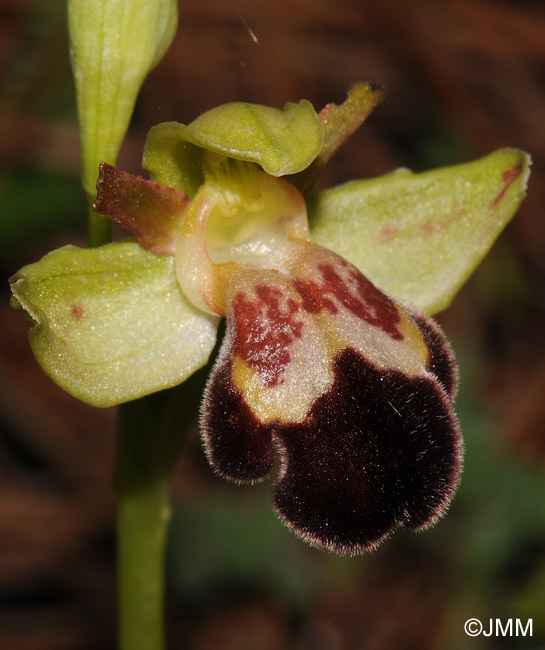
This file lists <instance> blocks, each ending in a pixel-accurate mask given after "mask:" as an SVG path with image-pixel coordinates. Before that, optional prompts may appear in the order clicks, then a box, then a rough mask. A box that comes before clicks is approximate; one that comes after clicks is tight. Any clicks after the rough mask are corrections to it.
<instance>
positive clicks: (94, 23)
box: [68, 0, 178, 195]
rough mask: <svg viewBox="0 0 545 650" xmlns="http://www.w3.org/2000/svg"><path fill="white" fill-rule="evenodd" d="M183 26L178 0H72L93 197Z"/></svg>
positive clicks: (86, 171) (87, 177) (86, 176)
mask: <svg viewBox="0 0 545 650" xmlns="http://www.w3.org/2000/svg"><path fill="white" fill-rule="evenodd" d="M177 24H178V4H177V2H176V0H116V1H115V2H112V1H111V0H92V2H90V1H89V0H69V1H68V27H69V33H70V54H71V61H72V69H73V72H74V78H75V82H76V91H77V97H78V115H79V120H80V127H81V143H82V165H83V175H82V176H83V186H84V189H85V191H86V192H87V194H89V195H92V194H93V193H94V185H95V182H96V177H97V173H98V165H99V163H101V162H104V161H106V162H109V163H112V164H114V163H115V161H116V159H117V155H118V152H119V148H120V146H121V142H122V140H123V138H124V136H125V133H126V130H127V128H128V126H129V121H130V118H131V115H132V111H133V109H134V104H135V101H136V96H137V94H138V92H139V90H140V87H141V85H142V83H143V81H144V78H145V77H146V75H147V74H148V73H149V72H150V70H151V69H152V68H154V67H155V65H156V64H157V63H158V62H159V60H160V59H161V58H162V56H163V54H164V53H165V51H166V49H167V48H168V46H169V45H170V43H171V41H172V39H173V37H174V34H175V32H176V28H177Z"/></svg>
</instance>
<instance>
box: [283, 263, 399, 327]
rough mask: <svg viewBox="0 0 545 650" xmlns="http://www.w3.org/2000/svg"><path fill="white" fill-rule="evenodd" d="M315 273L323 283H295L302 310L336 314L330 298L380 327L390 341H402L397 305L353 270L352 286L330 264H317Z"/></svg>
mask: <svg viewBox="0 0 545 650" xmlns="http://www.w3.org/2000/svg"><path fill="white" fill-rule="evenodd" d="M318 270H319V271H320V273H321V274H322V278H323V282H322V284H318V283H317V282H315V281H313V280H308V281H300V280H296V281H295V282H294V285H295V288H296V289H297V291H298V292H299V294H300V295H301V297H302V298H303V302H302V304H301V306H302V308H303V309H304V310H305V311H307V312H308V313H310V314H318V313H319V312H321V311H323V310H324V309H325V310H327V311H329V313H330V314H336V313H337V311H338V307H337V305H336V304H335V303H334V302H333V300H332V299H331V298H329V297H328V296H333V297H334V298H336V300H337V301H338V303H340V305H342V306H343V307H344V308H345V309H348V310H349V311H351V312H352V313H353V314H354V315H355V316H357V317H358V318H361V319H362V320H364V321H366V322H367V323H370V324H371V325H374V326H375V327H379V328H380V329H381V330H382V331H383V332H386V334H388V335H389V336H391V337H392V338H393V339H396V340H400V339H403V334H401V332H400V331H399V329H398V328H397V324H398V323H399V321H400V317H399V313H398V310H397V307H396V305H395V304H394V303H393V301H392V300H390V298H388V296H387V295H386V294H384V293H382V291H380V290H379V289H377V288H376V287H375V285H374V284H373V283H372V282H370V281H369V280H368V279H367V278H366V277H365V276H364V275H363V274H362V273H360V272H359V271H358V270H357V269H356V268H355V267H353V269H352V270H351V271H350V273H349V275H350V278H351V279H352V280H353V283H351V284H348V283H347V282H346V281H345V280H343V278H342V277H341V276H340V275H339V274H338V273H337V272H336V271H335V269H334V268H333V265H332V264H320V265H319V266H318ZM354 290H355V291H354Z"/></svg>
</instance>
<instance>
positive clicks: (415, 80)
mask: <svg viewBox="0 0 545 650" xmlns="http://www.w3.org/2000/svg"><path fill="white" fill-rule="evenodd" d="M180 12H181V14H180V28H179V32H178V35H177V37H176V39H175V41H174V43H173V45H172V47H171V48H170V50H169V52H168V53H167V55H166V57H165V59H164V60H163V61H162V63H161V64H160V65H159V67H158V68H157V69H156V70H155V71H154V72H153V73H152V75H151V76H150V77H149V79H148V80H147V82H146V84H145V86H144V88H143V91H142V93H141V96H140V99H139V101H138V104H137V107H136V111H135V116H134V119H133V123H132V126H131V129H130V133H129V135H128V138H127V141H126V144H125V146H124V148H123V151H122V154H121V158H120V161H119V166H120V167H121V168H124V169H127V170H129V171H133V172H139V171H140V167H139V162H140V156H141V151H142V146H143V143H144V140H145V135H146V132H147V130H148V129H149V127H151V126H152V125H154V124H156V123H158V122H162V121H166V120H173V119H174V120H178V121H180V122H189V121H191V120H192V119H193V118H194V117H196V116H197V115H198V114H199V113H201V112H202V111H204V110H206V109H208V108H210V107H212V106H214V105H216V104H220V103H224V102H227V101H230V100H234V99H239V100H246V101H252V102H258V103H263V104H270V105H273V106H282V105H283V104H284V103H285V102H286V101H297V100H298V99H300V98H301V97H306V98H308V99H310V100H311V101H312V102H313V103H314V105H315V107H316V108H317V109H319V108H321V107H322V106H323V105H324V104H325V103H327V102H330V101H335V102H337V103H339V102H341V101H342V100H343V98H344V96H345V92H346V89H347V87H348V86H349V85H350V84H351V83H353V82H354V81H356V80H368V81H375V82H378V83H381V84H383V85H385V86H386V87H387V88H388V90H389V95H388V97H387V99H386V101H385V102H384V103H383V104H382V105H381V106H380V107H379V108H378V109H377V110H376V112H375V113H374V114H373V115H372V116H371V118H370V119H369V121H368V122H367V123H366V124H365V125H364V127H363V128H362V129H361V130H360V131H359V132H358V133H357V134H356V135H355V136H354V137H353V138H352V140H351V141H350V142H349V143H348V144H347V145H345V147H344V148H343V149H342V150H341V151H340V152H339V153H338V154H337V156H336V158H335V159H334V160H333V161H332V163H330V165H329V169H328V170H327V172H326V173H325V174H324V176H323V179H322V181H321V182H322V185H323V186H327V185H331V184H335V183H339V182H342V181H345V180H349V179H351V178H356V177H367V176H374V175H379V174H382V173H385V172H387V171H389V170H391V169H392V168H394V167H398V166H406V167H410V168H412V169H414V170H416V171H418V170H424V169H428V168H431V167H435V166H439V165H446V164H452V163H458V162H463V161H467V160H470V159H472V158H476V157H479V156H481V155H484V154H486V153H488V152H489V151H491V150H492V149H495V148H498V147H504V146H517V147H520V148H524V149H526V150H527V151H528V152H530V153H531V154H532V156H533V158H534V167H533V173H532V177H531V180H530V187H529V194H528V197H527V199H526V201H525V203H524V204H523V206H522V208H521V210H520V212H519V214H518V215H517V217H516V218H515V220H514V221H513V223H512V224H511V225H510V226H509V227H508V228H507V230H506V232H505V233H504V234H502V236H501V237H500V239H499V241H498V242H497V244H496V246H495V247H494V249H493V251H492V252H491V253H490V255H489V256H488V258H487V260H486V261H485V262H484V264H483V265H482V266H481V268H480V269H479V270H478V272H477V273H476V274H475V276H474V277H473V278H472V279H471V281H470V282H469V283H468V284H467V285H466V286H465V287H464V289H463V290H462V292H461V293H460V294H459V296H458V297H457V298H456V300H455V302H454V304H453V306H452V307H451V308H450V309H449V310H448V311H447V312H445V313H444V314H442V315H441V316H440V317H439V321H440V322H441V324H442V325H443V327H444V328H445V329H446V331H447V333H448V334H449V335H450V336H451V338H452V340H453V344H454V347H455V350H456V352H457V356H458V359H459V362H460V367H461V377H462V387H461V392H460V396H459V399H458V402H457V410H458V413H459V416H460V419H461V422H462V427H463V431H464V435H465V439H466V465H465V473H464V477H463V482H462V486H461V488H460V491H459V493H458V496H457V497H456V500H455V502H454V505H453V507H452V508H451V511H450V512H449V514H448V516H447V517H446V518H445V519H444V520H442V521H441V522H440V523H439V524H438V525H437V526H436V527H435V528H434V529H433V530H431V531H427V532H425V533H422V534H419V535H414V534H412V533H408V532H404V531H400V532H398V533H397V534H396V535H395V536H394V537H393V538H392V539H391V540H390V541H389V542H387V543H385V544H384V545H383V546H382V547H381V548H380V549H379V550H378V551H377V552H375V553H373V554H371V555H368V556H365V557H362V558H335V557H332V556H328V555H326V554H324V553H322V552H319V551H316V550H313V549H311V548H308V547H306V546H305V545H304V544H302V543H301V542H299V541H296V540H295V539H294V538H293V537H292V536H291V534H289V533H288V532H287V531H285V530H284V529H283V528H282V526H281V524H280V523H279V522H278V521H277V520H276V518H275V516H274V515H273V513H272V508H271V506H270V499H269V491H270V484H265V485H264V486H260V487H253V488H237V487H233V486H231V485H228V484H227V483H225V482H224V481H221V480H220V479H217V478H216V477H214V476H213V475H212V473H211V471H210V470H209V469H208V467H207V466H206V462H205V460H204V457H203V453H202V451H201V449H200V444H199V440H198V435H197V432H196V431H193V432H192V433H191V435H190V436H188V438H187V444H186V446H185V449H184V453H183V457H182V459H181V462H180V466H179V469H178V471H177V476H176V481H175V485H174V494H175V512H174V518H173V524H172V532H171V539H170V543H169V552H168V583H169V600H168V602H169V635H170V647H171V648H190V649H191V650H209V649H213V648H222V649H225V650H363V649H366V650H375V649H376V650H390V649H392V650H393V649H395V650H404V649H407V650H411V649H413V648H419V649H421V650H427V649H429V650H432V649H447V650H449V649H453V650H454V649H458V648H476V649H481V648H482V649H486V648H502V649H508V648H513V649H515V648H516V649H517V650H518V649H525V648H528V649H534V648H540V647H543V645H544V644H545V336H544V335H545V216H544V206H545V182H544V181H545V178H544V176H545V128H544V120H545V5H544V3H543V2H542V1H539V0H535V1H534V2H530V1H524V0H520V1H516V0H512V1H508V0H502V1H500V0H494V1H492V0H488V1H485V0H452V1H447V0H444V1H440V2H438V1H436V0H421V1H420V2H409V1H408V0H382V1H381V2H365V1H363V2H362V1H360V0H335V1H332V0H313V1H311V0H291V1H288V0H276V1H274V2H273V0H227V1H225V0H201V2H197V1H195V0H185V1H184V2H181V4H180ZM64 14H65V3H64V2H60V1H57V2H51V1H48V0H24V1H23V0H0V161H1V170H0V267H1V269H2V271H3V275H4V277H5V278H7V277H8V276H9V275H10V274H11V273H13V272H15V271H16V270H17V269H18V268H19V267H20V266H22V265H23V264H25V263H28V262H31V261H34V260H36V259H38V258H39V257H40V256H41V255H42V254H43V253H45V252H47V251H48V250H50V249H52V248H55V247H58V246H60V245H62V244H65V243H68V242H73V243H82V242H83V241H84V224H83V222H84V218H83V214H84V209H83V196H82V193H81V191H80V189H79V185H78V164H79V163H78V157H79V153H78V133H77V124H76V121H75V110H74V91H73V87H72V81H71V76H70V68H69V63H68V56H67V38H66V24H65V23H66V19H65V15H64ZM2 291H3V298H4V300H3V301H2V303H1V305H0V315H1V317H0V327H1V336H2V339H1V341H2V344H1V348H0V381H1V390H0V649H1V650H4V649H5V650H38V649H39V650H87V649H89V650H91V649H97V648H98V649H104V650H110V649H112V650H113V648H114V647H115V582H114V579H115V568H114V532H113V531H114V527H113V526H114V497H113V493H112V488H111V473H112V467H113V455H114V436H113V424H114V417H115V413H114V412H113V411H97V410H94V409H91V408H89V407H85V406H83V405H82V404H80V403H78V402H77V401H75V400H73V399H71V398H69V397H68V396H67V395H65V394H64V393H62V392H61V391H60V390H59V389H57V388H56V386H54V385H53V384H52V383H51V382H50V381H49V380H48V379H47V378H46V377H45V376H44V375H43V374H42V372H41V371H40V370H39V368H38V367H37V366H36V364H35V362H34V360H33V358H32V355H31V353H30V351H29V348H28V344H27V330H28V323H27V321H26V320H25V318H24V317H23V316H22V315H20V314H17V313H14V312H12V311H11V310H10V309H9V307H8V305H7V298H8V290H7V284H5V285H4V287H3V289H2ZM196 406H197V404H193V407H194V408H195V409H196ZM472 617H475V618H479V619H482V620H483V622H484V623H485V627H486V626H487V625H488V621H489V619H490V618H494V619H495V618H501V619H502V620H503V621H506V620H508V619H509V618H513V619H517V618H519V619H521V620H522V622H523V624H526V621H527V619H528V618H532V619H533V637H532V638H529V637H525V638H521V637H518V638H517V637H512V638H510V637H505V638H494V637H491V638H485V637H483V636H480V637H476V638H473V639H471V638H469V637H467V636H465V634H464V631H463V625H464V622H465V621H466V620H467V619H468V618H472Z"/></svg>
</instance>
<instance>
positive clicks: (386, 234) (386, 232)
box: [378, 225, 401, 242]
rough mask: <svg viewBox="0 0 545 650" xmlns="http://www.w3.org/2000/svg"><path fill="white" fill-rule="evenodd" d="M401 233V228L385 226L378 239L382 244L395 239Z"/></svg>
mask: <svg viewBox="0 0 545 650" xmlns="http://www.w3.org/2000/svg"><path fill="white" fill-rule="evenodd" d="M400 232H401V228H400V227H399V226H394V225H391V226H385V227H384V228H383V229H382V230H381V231H380V233H379V236H378V238H379V239H380V241H382V242H387V241H390V240H391V239H393V238H394V237H395V236H396V235H397V234H398V233H400Z"/></svg>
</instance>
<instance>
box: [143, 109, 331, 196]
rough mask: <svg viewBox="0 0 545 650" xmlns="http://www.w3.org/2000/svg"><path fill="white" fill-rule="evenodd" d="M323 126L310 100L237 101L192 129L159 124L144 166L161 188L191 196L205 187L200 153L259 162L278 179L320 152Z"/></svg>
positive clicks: (204, 117) (148, 144)
mask: <svg viewBox="0 0 545 650" xmlns="http://www.w3.org/2000/svg"><path fill="white" fill-rule="evenodd" d="M323 137H324V134H323V127H322V124H321V122H320V120H319V118H318V116H317V115H316V112H315V110H314V108H313V106H312V104H311V103H310V102H309V101H307V100H306V99H303V100H301V101H300V102H299V103H297V104H294V103H288V104H286V105H285V106H284V108H283V109H277V108H271V107H269V106H261V105H258V104H248V103H245V102H231V103H229V104H223V105H222V106H217V107H216V108H212V109H211V110H209V111H207V112H206V113H203V114H202V115H200V116H199V117H198V118H197V119H195V120H194V121H193V122H191V124H189V125H188V126H186V125H184V124H179V123H177V122H165V123H163V124H158V125H157V126H155V127H154V128H152V129H151V131H150V132H149V134H148V139H147V141H146V146H145V149H144V161H143V166H144V168H145V169H147V170H148V171H149V172H150V174H151V176H152V178H153V179H154V180H155V181H157V182H158V183H160V184H161V185H170V186H171V187H175V188H176V189H178V190H180V191H183V192H185V193H186V194H188V195H189V196H190V197H191V196H193V195H194V194H195V192H196V191H197V189H198V187H199V186H200V185H201V184H202V172H201V171H200V152H201V151H202V150H203V149H204V150H206V151H212V152H214V153H218V154H223V155H225V156H228V157H230V158H236V159H238V160H245V161H248V162H255V163H257V164H259V165H260V166H261V167H262V168H263V169H264V170H265V171H266V172H267V173H268V174H271V175H272V176H284V175H286V174H294V173H297V172H299V171H301V170H303V169H305V168H306V167H308V166H309V165H310V164H311V162H312V161H313V160H314V158H316V156H317V155H318V154H319V153H320V151H321V149H322V144H323Z"/></svg>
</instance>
